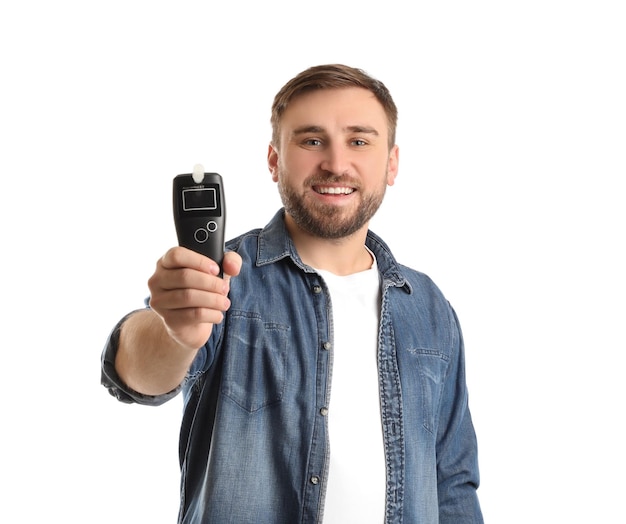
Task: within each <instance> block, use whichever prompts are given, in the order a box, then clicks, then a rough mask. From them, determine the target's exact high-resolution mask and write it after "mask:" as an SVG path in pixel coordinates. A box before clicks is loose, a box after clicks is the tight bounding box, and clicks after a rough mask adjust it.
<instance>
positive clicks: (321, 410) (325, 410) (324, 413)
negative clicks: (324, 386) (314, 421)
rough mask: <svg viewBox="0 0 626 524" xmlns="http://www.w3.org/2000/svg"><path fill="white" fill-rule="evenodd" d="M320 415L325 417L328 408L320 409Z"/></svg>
mask: <svg viewBox="0 0 626 524" xmlns="http://www.w3.org/2000/svg"><path fill="white" fill-rule="evenodd" d="M320 415H322V417H325V416H326V415H328V408H322V409H320Z"/></svg>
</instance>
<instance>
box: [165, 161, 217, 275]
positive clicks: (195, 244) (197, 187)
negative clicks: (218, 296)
mask: <svg viewBox="0 0 626 524" xmlns="http://www.w3.org/2000/svg"><path fill="white" fill-rule="evenodd" d="M173 196H174V223H175V225H176V235H177V236H178V244H179V245H180V246H183V247H186V248H188V249H191V250H193V251H196V252H197V253H200V254H202V255H205V256H207V257H209V258H210V259H212V260H214V261H215V262H217V263H218V264H219V266H220V268H221V267H222V260H223V258H224V231H225V226H226V205H225V201H224V187H223V183H222V177H221V176H220V175H219V174H217V173H205V172H204V168H203V167H202V165H200V164H196V166H195V167H194V169H193V173H188V174H182V175H177V176H176V177H175V178H174V195H173ZM220 275H221V271H220Z"/></svg>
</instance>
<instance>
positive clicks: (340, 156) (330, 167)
mask: <svg viewBox="0 0 626 524" xmlns="http://www.w3.org/2000/svg"><path fill="white" fill-rule="evenodd" d="M349 164H350V161H349V155H348V151H346V150H345V148H344V147H342V146H341V145H336V144H334V145H329V146H328V147H326V148H325V150H324V152H323V158H322V162H321V164H320V168H321V169H322V170H323V171H326V172H328V173H331V174H333V175H343V174H345V173H347V172H348V170H349V169H348V167H349Z"/></svg>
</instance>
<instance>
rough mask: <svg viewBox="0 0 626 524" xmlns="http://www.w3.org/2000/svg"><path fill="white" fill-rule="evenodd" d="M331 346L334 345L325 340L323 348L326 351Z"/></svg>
mask: <svg viewBox="0 0 626 524" xmlns="http://www.w3.org/2000/svg"><path fill="white" fill-rule="evenodd" d="M331 347H333V345H332V344H331V343H330V342H324V343H323V344H322V348H324V349H325V350H326V351H328V350H329V349H330V348H331Z"/></svg>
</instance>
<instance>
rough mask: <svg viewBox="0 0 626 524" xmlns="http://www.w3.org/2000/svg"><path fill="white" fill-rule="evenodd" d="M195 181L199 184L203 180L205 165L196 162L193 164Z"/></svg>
mask: <svg viewBox="0 0 626 524" xmlns="http://www.w3.org/2000/svg"><path fill="white" fill-rule="evenodd" d="M192 176H193V181H194V182H195V183H196V184H199V183H200V182H202V181H203V180H204V167H202V164H196V165H195V166H193V175H192Z"/></svg>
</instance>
